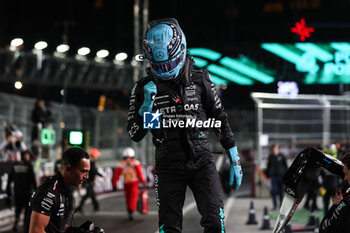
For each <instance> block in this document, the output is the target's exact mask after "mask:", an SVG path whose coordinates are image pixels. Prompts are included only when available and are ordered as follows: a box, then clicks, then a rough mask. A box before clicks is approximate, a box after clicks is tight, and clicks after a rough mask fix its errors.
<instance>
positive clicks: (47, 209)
mask: <svg viewBox="0 0 350 233" xmlns="http://www.w3.org/2000/svg"><path fill="white" fill-rule="evenodd" d="M89 170H90V160H89V155H88V153H86V152H85V151H84V150H83V149H81V148H78V147H73V148H69V149H68V150H66V151H65V152H64V153H63V157H62V166H61V170H60V172H58V173H57V175H55V176H53V177H50V178H49V179H47V180H46V181H45V182H44V183H43V184H42V185H40V186H39V187H38V188H37V190H36V191H35V193H34V194H33V196H32V199H31V203H30V205H31V207H32V213H31V217H30V227H29V233H44V232H47V233H63V232H65V231H66V229H67V228H68V227H69V226H68V225H67V223H68V221H69V220H70V218H71V216H72V210H73V201H74V197H73V187H74V186H78V185H79V184H81V183H82V182H83V181H84V180H85V179H87V178H88V174H89Z"/></svg>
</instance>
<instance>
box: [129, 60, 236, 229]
mask: <svg viewBox="0 0 350 233" xmlns="http://www.w3.org/2000/svg"><path fill="white" fill-rule="evenodd" d="M148 71H149V70H148ZM148 73H149V76H148V77H145V78H143V79H141V80H140V81H138V82H137V83H136V85H135V87H134V89H133V91H132V95H131V98H130V106H129V107H130V109H129V115H128V126H127V130H128V132H129V135H130V137H131V139H132V140H134V141H140V140H141V139H142V138H143V137H144V136H145V135H146V133H147V129H144V128H143V117H141V116H140V115H139V114H138V110H139V109H140V106H141V105H142V103H143V99H144V89H143V87H144V85H146V84H147V83H148V82H150V81H153V82H154V83H155V84H156V87H157V95H156V97H155V100H154V105H153V109H152V111H159V112H161V113H162V116H161V119H162V120H163V124H162V127H161V129H153V130H151V132H152V134H153V143H154V144H155V146H156V177H155V182H156V189H157V190H156V191H157V201H158V211H159V227H160V232H181V230H182V208H183V205H184V200H185V192H186V187H187V185H189V187H190V188H191V190H192V191H193V194H194V197H195V200H196V203H197V207H198V210H199V212H200V214H201V215H202V220H201V225H202V226H203V227H204V228H205V232H222V230H223V218H224V216H223V212H222V208H223V194H222V188H221V185H220V180H219V176H218V173H217V171H216V168H215V164H214V161H213V156H212V153H211V151H210V145H209V141H208V130H209V128H214V127H213V125H215V124H216V123H217V121H219V122H220V123H221V124H219V125H215V126H216V128H214V132H215V133H216V135H217V137H218V139H219V141H220V142H221V144H222V146H223V147H224V149H226V150H227V149H230V148H232V147H233V146H235V141H234V139H233V134H232V132H231V128H230V126H229V123H228V120H227V114H226V113H225V112H224V109H223V107H222V105H221V101H220V99H219V97H218V96H217V94H216V89H215V86H214V84H213V83H212V82H211V80H210V76H209V73H208V72H207V71H206V70H204V69H195V68H193V60H192V59H190V58H187V59H186V62H185V64H184V66H183V68H182V70H181V71H180V75H179V76H178V77H177V78H176V79H174V80H170V81H161V80H159V79H157V78H156V77H154V76H152V74H151V72H148ZM186 117H189V119H191V121H193V119H195V120H196V121H202V122H203V121H204V122H205V121H206V122H207V126H208V125H210V127H209V128H205V127H204V128H203V127H200V125H198V124H194V125H193V124H192V125H191V124H190V125H188V127H187V128H186V127H180V126H179V125H177V126H174V125H172V127H169V125H171V124H172V123H170V121H171V122H176V121H181V120H184V121H186ZM164 122H165V123H164Z"/></svg>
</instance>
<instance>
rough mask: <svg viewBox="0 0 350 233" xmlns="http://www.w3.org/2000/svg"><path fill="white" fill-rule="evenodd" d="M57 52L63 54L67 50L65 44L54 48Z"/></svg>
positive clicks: (67, 47)
mask: <svg viewBox="0 0 350 233" xmlns="http://www.w3.org/2000/svg"><path fill="white" fill-rule="evenodd" d="M56 50H57V52H60V53H65V52H67V51H68V50H69V45H67V44H60V45H59V46H57V48H56Z"/></svg>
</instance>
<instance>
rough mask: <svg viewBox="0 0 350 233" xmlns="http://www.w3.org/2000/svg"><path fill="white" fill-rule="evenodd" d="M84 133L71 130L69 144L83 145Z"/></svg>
mask: <svg viewBox="0 0 350 233" xmlns="http://www.w3.org/2000/svg"><path fill="white" fill-rule="evenodd" d="M83 137H84V134H83V132H82V131H70V132H69V138H68V141H69V144H71V145H81V144H82V143H83Z"/></svg>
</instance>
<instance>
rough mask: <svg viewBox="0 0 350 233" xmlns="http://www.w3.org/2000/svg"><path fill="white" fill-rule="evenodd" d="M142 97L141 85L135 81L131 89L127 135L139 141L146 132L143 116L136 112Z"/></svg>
mask: <svg viewBox="0 0 350 233" xmlns="http://www.w3.org/2000/svg"><path fill="white" fill-rule="evenodd" d="M143 98H144V97H143V86H142V85H141V82H137V83H136V84H135V86H134V88H133V89H132V91H131V96H130V103H129V113H128V124H127V130H128V133H129V136H130V138H131V139H132V140H133V141H135V142H139V141H141V139H142V138H143V137H144V136H146V134H147V129H144V128H143V118H142V116H140V115H139V114H138V111H139V109H140V107H141V104H142V103H143Z"/></svg>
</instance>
